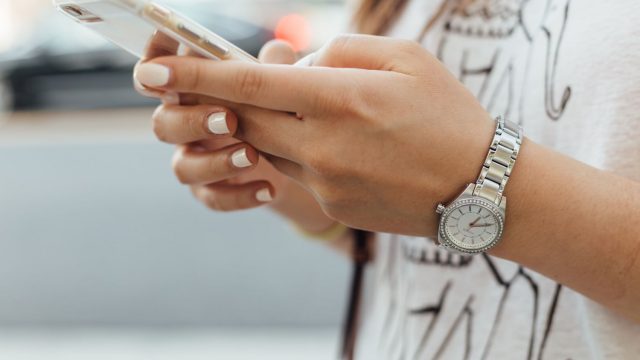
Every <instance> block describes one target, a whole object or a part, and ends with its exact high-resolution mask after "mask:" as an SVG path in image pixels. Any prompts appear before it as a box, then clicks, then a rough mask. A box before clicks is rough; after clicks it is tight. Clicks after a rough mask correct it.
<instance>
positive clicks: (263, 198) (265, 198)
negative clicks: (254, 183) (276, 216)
mask: <svg viewBox="0 0 640 360" xmlns="http://www.w3.org/2000/svg"><path fill="white" fill-rule="evenodd" d="M256 199H257V200H258V201H260V202H263V203H268V202H272V201H273V196H271V190H269V188H264V189H262V190H259V191H258V192H257V193H256Z"/></svg>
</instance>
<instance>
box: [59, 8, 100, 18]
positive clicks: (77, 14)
mask: <svg viewBox="0 0 640 360" xmlns="http://www.w3.org/2000/svg"><path fill="white" fill-rule="evenodd" d="M62 11H64V12H65V13H67V14H68V15H70V16H72V17H73V18H75V19H76V20H79V21H81V22H98V21H102V19H101V18H100V17H99V16H97V15H95V14H93V13H91V12H90V11H88V10H86V9H83V8H81V7H79V6H76V5H65V6H62Z"/></svg>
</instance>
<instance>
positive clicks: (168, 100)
mask: <svg viewBox="0 0 640 360" xmlns="http://www.w3.org/2000/svg"><path fill="white" fill-rule="evenodd" d="M162 101H163V102H164V103H165V104H167V105H180V95H179V94H178V93H176V92H173V91H168V92H166V93H165V94H164V95H162Z"/></svg>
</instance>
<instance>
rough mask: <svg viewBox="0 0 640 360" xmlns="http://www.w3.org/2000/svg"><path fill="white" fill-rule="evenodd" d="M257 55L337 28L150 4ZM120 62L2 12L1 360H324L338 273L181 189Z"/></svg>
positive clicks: (324, 18)
mask: <svg viewBox="0 0 640 360" xmlns="http://www.w3.org/2000/svg"><path fill="white" fill-rule="evenodd" d="M159 2H160V3H163V4H166V5H169V6H171V7H173V8H177V9H178V10H180V11H181V12H183V13H185V14H186V15H189V16H190V17H192V18H194V19H195V20H197V21H198V22H200V23H202V24H204V25H206V26H207V27H209V28H210V29H212V30H213V31H215V32H217V33H219V34H221V35H223V36H224V37H226V38H227V39H229V40H231V41H232V42H234V43H236V44H237V45H239V46H241V47H242V48H244V49H245V50H247V51H248V52H250V53H252V54H254V55H256V54H257V52H258V51H259V49H260V48H261V46H262V45H263V44H264V43H265V42H266V41H268V40H269V39H272V38H282V39H285V40H288V41H290V42H291V43H292V44H294V45H295V46H296V47H297V48H298V49H299V50H300V51H301V52H308V51H312V50H313V49H315V48H317V47H318V46H321V45H322V44H323V43H324V42H325V41H326V40H328V39H330V38H331V37H332V36H334V35H336V34H337V33H338V32H340V31H341V30H343V29H346V28H347V25H348V19H347V13H346V11H345V9H344V4H343V3H342V2H340V1H323V0H315V1H313V0H308V1H302V0H295V1H293V0H292V1H286V0H264V1H261V0H234V1H231V2H230V1H217V0H210V1H191V0H179V1H159ZM135 61H136V59H134V58H133V57H132V56H131V55H129V54H127V53H125V52H124V51H122V50H119V49H117V48H116V47H114V46H113V45H111V44H109V43H108V42H106V41H105V40H103V39H102V38H100V37H98V36H96V35H94V34H92V33H90V32H89V31H88V30H85V29H83V28H82V27H81V26H79V25H77V24H75V23H74V22H72V21H70V20H69V19H67V18H65V17H63V16H62V15H60V14H58V13H57V12H56V11H55V9H54V8H53V6H52V5H51V2H50V0H0V360H4V359H10V360H21V359H47V360H51V359H52V360H56V359H71V360H75V359H116V360H120V359H126V360H129V359H136V360H138V359H181V360H189V359H224V360H227V359H230V360H233V359H243V360H244V359H261V360H270V359H278V360H286V359H311V360H313V359H332V358H334V357H335V355H336V353H337V349H338V339H339V327H340V323H341V320H342V315H343V312H344V308H345V304H346V297H347V282H348V278H349V264H348V262H347V261H346V260H345V259H343V258H341V257H340V256H339V255H336V254H334V253H333V252H332V251H330V250H328V249H326V248H325V247H324V246H322V245H321V244H317V243H313V242H311V241H308V240H305V239H302V238H301V237H300V236H299V235H297V234H296V233H295V232H294V231H292V230H291V229H290V228H289V227H288V226H287V225H286V224H285V223H283V222H282V221H280V219H278V218H277V217H275V216H274V215H272V214H270V213H268V212H267V211H265V210H258V211H252V212H248V213H242V214H216V213H212V212H210V211H208V210H206V209H205V208H204V207H203V206H202V205H200V204H198V203H197V202H196V201H195V200H194V199H193V198H192V197H191V195H190V193H189V191H188V190H187V189H185V188H184V187H182V186H179V184H178V183H177V181H176V180H175V179H174V177H173V173H172V171H171V168H170V159H171V154H172V150H173V149H172V148H171V147H170V146H166V145H162V144H160V143H158V142H157V141H156V140H155V139H154V137H153V135H152V131H151V127H150V116H151V114H152V112H153V109H154V107H155V106H156V105H157V103H156V102H155V101H153V100H149V99H145V98H143V97H141V96H139V95H137V94H136V93H135V92H134V91H133V89H132V85H131V71H132V66H133V64H134V63H135Z"/></svg>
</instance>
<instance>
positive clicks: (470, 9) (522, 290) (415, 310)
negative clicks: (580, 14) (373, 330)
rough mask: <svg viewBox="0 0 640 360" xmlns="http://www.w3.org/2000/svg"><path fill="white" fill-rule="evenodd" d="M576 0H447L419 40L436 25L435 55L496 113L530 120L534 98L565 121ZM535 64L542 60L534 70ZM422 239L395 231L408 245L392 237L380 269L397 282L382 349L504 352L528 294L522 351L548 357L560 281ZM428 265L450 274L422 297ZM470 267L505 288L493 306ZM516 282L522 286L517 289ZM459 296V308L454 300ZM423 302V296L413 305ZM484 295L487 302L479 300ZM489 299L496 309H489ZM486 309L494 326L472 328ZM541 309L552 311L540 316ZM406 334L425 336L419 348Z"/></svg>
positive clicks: (396, 353) (399, 353)
mask: <svg viewBox="0 0 640 360" xmlns="http://www.w3.org/2000/svg"><path fill="white" fill-rule="evenodd" d="M572 1H573V0H536V1H533V0H501V1H490V0H443V1H442V5H440V6H439V9H438V10H437V12H436V15H434V16H431V17H430V18H429V19H427V22H426V24H425V26H424V28H423V29H422V31H421V33H420V36H419V38H418V41H419V42H421V43H424V40H425V38H426V36H432V33H433V34H434V35H433V36H435V37H436V38H435V39H433V40H434V41H432V42H431V43H433V44H434V45H435V46H436V56H437V57H438V58H439V59H440V60H441V61H442V62H443V63H445V64H446V65H447V66H448V68H449V69H450V70H451V71H452V72H453V73H454V75H455V76H457V77H458V79H459V80H460V81H461V82H462V83H464V84H465V85H467V86H468V87H469V89H470V90H471V91H472V92H473V93H474V94H475V95H476V97H477V98H478V100H479V101H480V102H481V103H482V105H483V106H484V107H485V108H486V109H487V110H488V111H489V112H491V113H493V114H504V115H506V116H509V117H510V118H511V119H512V120H514V121H518V122H519V123H521V124H524V123H526V121H540V119H526V113H527V111H528V109H527V107H528V106H540V107H542V106H544V108H543V109H540V110H542V111H544V112H545V113H546V114H547V116H548V118H549V119H550V120H552V121H558V120H561V118H562V116H563V114H564V113H565V111H566V110H567V108H568V106H569V104H570V103H571V99H572V89H571V86H570V85H564V84H558V83H557V69H558V63H559V59H560V58H561V56H560V54H561V49H562V47H563V44H564V38H565V33H566V30H567V27H568V24H569V21H570V14H571V11H570V10H571V4H572ZM537 52H539V53H537ZM534 58H535V59H544V61H542V62H540V63H536V62H534V61H532V59H534ZM534 66H536V67H538V68H537V69H535V70H536V71H534V68H533V67H534ZM535 76H537V77H538V78H537V79H536V78H535ZM530 77H531V79H530ZM543 77H544V78H543ZM530 80H536V81H530ZM529 83H531V84H536V86H544V89H542V91H532V92H531V93H539V94H540V98H539V99H536V101H528V100H529V98H528V96H529V93H530V91H529V90H530V86H529ZM537 84H540V85H537ZM556 90H558V92H556ZM558 94H559V96H558ZM538 100H539V101H538ZM532 104H540V105H532ZM543 104H544V105H543ZM414 240H415V239H414ZM422 241H423V242H415V241H405V240H404V239H400V238H397V237H396V238H395V239H393V240H392V241H391V243H393V244H396V245H397V246H401V247H399V248H396V246H394V245H390V246H391V247H390V248H389V253H388V256H389V257H388V259H387V261H386V263H385V264H384V271H383V275H384V277H381V278H380V280H381V281H384V280H388V281H389V283H388V284H387V285H388V286H389V289H390V295H389V298H388V305H387V308H386V310H385V311H386V313H385V314H383V316H384V318H383V319H384V327H383V329H381V337H380V339H379V348H378V349H379V353H380V354H384V355H383V356H382V358H385V359H391V360H395V359H400V360H403V359H405V356H410V357H411V359H413V360H419V359H425V356H427V355H426V354H435V356H434V358H435V359H438V358H444V357H445V356H446V352H447V349H448V348H449V347H451V349H454V347H458V349H464V355H463V356H464V358H465V359H467V358H471V357H473V358H480V359H487V360H491V359H494V358H495V354H492V351H500V348H499V343H498V342H497V340H496V337H497V336H498V334H502V333H503V331H505V329H508V328H505V327H507V326H509V325H510V324H509V320H510V319H509V312H511V311H512V310H513V307H512V301H515V299H523V296H525V299H526V300H530V304H531V305H530V307H529V305H526V307H524V308H522V309H521V311H524V312H526V313H527V314H530V317H529V318H528V319H527V322H526V323H525V322H524V321H523V324H521V326H520V324H519V328H518V330H517V331H518V333H519V335H521V336H523V337H524V338H525V342H523V344H522V351H523V354H522V357H525V358H526V359H527V360H533V359H534V358H535V359H537V360H543V357H544V351H545V349H546V345H547V343H548V340H549V339H550V338H551V337H552V336H553V323H554V319H555V317H556V316H557V312H556V308H557V307H558V303H559V300H560V295H561V294H562V292H561V290H562V285H560V284H555V283H553V282H552V281H551V280H548V279H545V280H543V281H541V282H540V283H538V281H537V280H536V279H537V278H536V277H534V276H533V274H532V273H531V272H530V271H529V270H528V269H526V268H523V267H521V266H515V265H513V266H512V267H504V266H503V265H504V264H503V263H495V262H494V260H493V259H492V258H491V257H489V256H487V255H484V256H482V257H470V256H460V255H452V254H450V253H448V252H446V251H444V250H441V249H438V248H436V247H435V246H433V244H431V242H430V240H427V239H422ZM400 257H402V258H400ZM497 265H500V266H497ZM428 267H433V270H431V269H428V271H434V272H435V271H440V272H442V276H445V277H446V278H444V279H440V280H441V281H440V282H438V284H437V287H436V288H434V289H431V288H429V289H430V291H431V292H429V293H427V295H428V296H429V298H428V300H426V299H419V298H416V296H419V294H420V293H421V292H420V291H412V288H413V287H420V286H422V288H423V289H424V287H425V286H429V285H433V284H426V285H422V284H419V283H416V284H411V283H412V282H417V281H420V277H413V278H412V277H411V276H410V275H409V271H410V270H409V268H411V269H412V270H411V271H418V270H417V269H419V271H425V270H427V268H428ZM472 271H473V272H474V273H475V274H476V275H478V276H482V277H484V279H485V281H486V279H488V280H489V283H493V285H492V286H494V287H498V290H497V291H501V292H498V293H495V292H494V294H496V303H495V304H494V305H487V304H486V303H485V302H482V301H480V299H481V296H482V293H481V291H483V290H484V289H478V290H477V291H475V290H474V289H471V290H469V289H464V288H460V285H459V284H458V286H456V279H457V278H458V277H464V276H468V275H470V274H471V272H472ZM458 272H459V273H458ZM516 283H517V285H516ZM514 289H517V293H515V294H514V291H516V290H514ZM542 289H546V290H542ZM413 290H416V289H413ZM438 291H439V293H438ZM491 291H496V289H493V290H491ZM411 295H413V297H412V296H411ZM527 297H528V298H527ZM411 299H412V300H411ZM454 299H455V301H456V302H455V304H456V307H455V308H453V309H452V308H451V307H447V303H450V302H452V301H454ZM474 299H477V300H475V301H474ZM420 300H422V302H421V301H420ZM425 300H426V301H425ZM463 300H466V303H465V304H464V307H463V308H462V309H461V310H459V309H458V306H460V305H461V304H460V303H459V301H463ZM416 302H417V303H418V304H423V305H422V306H418V307H415V305H410V304H415V303H416ZM480 304H482V306H483V308H481V309H480V308H476V307H478V306H481V305H480ZM487 306H489V307H490V308H485V307H487ZM492 306H493V307H492ZM480 311H482V312H484V311H492V313H491V315H490V316H492V321H493V322H492V323H491V324H482V325H483V326H486V327H487V330H485V331H488V332H487V333H482V334H474V328H478V326H477V324H475V326H474V316H477V315H475V314H476V313H479V312H480ZM452 312H453V313H452ZM541 314H545V315H541ZM541 316H546V319H544V320H542V319H540V317H541ZM410 319H411V320H415V321H418V322H419V323H418V324H419V326H421V327H420V329H424V330H423V331H422V330H421V331H422V333H419V334H410V333H409V329H410V328H409V326H408V323H409V321H408V320H410ZM490 321H491V320H490ZM541 321H542V322H541ZM544 321H546V323H545V322H544ZM422 324H424V327H422ZM541 324H544V327H543V326H542V325H541ZM487 325H488V326H487ZM475 331H479V330H475ZM408 335H413V336H418V337H419V338H416V339H415V340H416V342H415V343H413V345H412V346H413V347H411V348H410V347H409V344H411V342H409V341H408V339H407V337H408ZM443 336H444V337H443ZM474 336H475V337H474ZM474 339H476V340H474ZM477 339H482V340H477ZM474 341H477V342H478V343H474ZM525 347H526V348H525ZM525 350H526V351H525Z"/></svg>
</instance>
